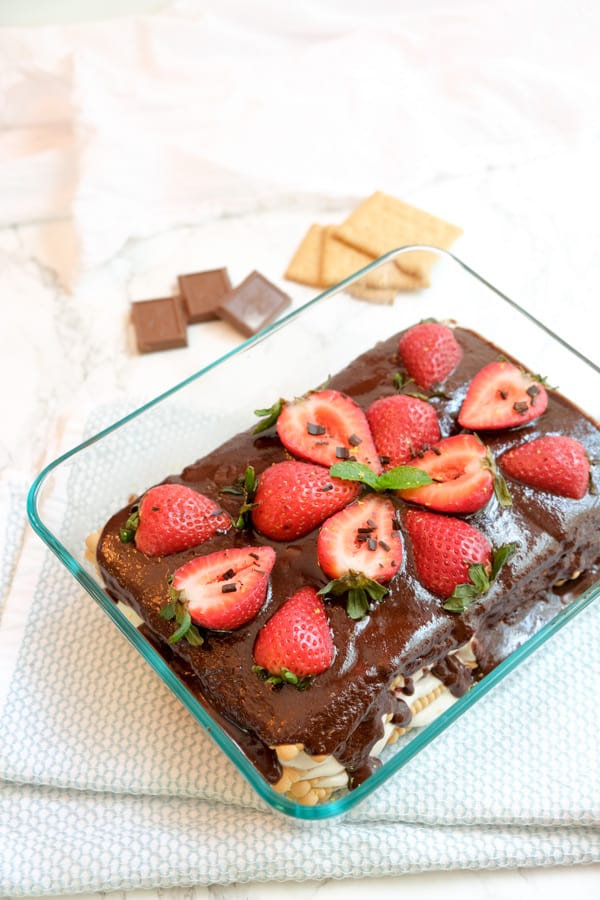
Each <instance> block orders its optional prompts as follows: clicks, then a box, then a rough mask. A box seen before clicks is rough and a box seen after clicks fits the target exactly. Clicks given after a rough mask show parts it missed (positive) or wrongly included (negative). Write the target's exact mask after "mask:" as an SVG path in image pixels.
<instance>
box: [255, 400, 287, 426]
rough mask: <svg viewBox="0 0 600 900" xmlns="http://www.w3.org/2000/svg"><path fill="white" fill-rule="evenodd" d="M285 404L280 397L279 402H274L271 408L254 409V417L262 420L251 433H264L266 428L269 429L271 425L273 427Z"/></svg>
mask: <svg viewBox="0 0 600 900" xmlns="http://www.w3.org/2000/svg"><path fill="white" fill-rule="evenodd" d="M286 402H287V401H286V400H284V399H283V397H280V398H279V400H276V401H275V403H274V404H273V406H269V407H267V408H266V409H255V410H254V415H255V416H260V417H261V418H262V421H261V422H259V423H258V425H257V426H256V427H255V428H254V430H253V432H252V433H253V434H260V433H261V431H266V430H267V428H270V427H271V425H274V424H275V422H276V421H277V419H278V418H279V415H280V413H281V410H282V409H283V407H284V406H285V404H286Z"/></svg>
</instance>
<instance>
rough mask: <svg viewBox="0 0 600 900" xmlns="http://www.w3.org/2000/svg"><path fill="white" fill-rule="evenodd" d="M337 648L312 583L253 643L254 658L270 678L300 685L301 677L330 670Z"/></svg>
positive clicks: (294, 596)
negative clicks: (335, 648)
mask: <svg viewBox="0 0 600 900" xmlns="http://www.w3.org/2000/svg"><path fill="white" fill-rule="evenodd" d="M334 652H335V651H334V645H333V639H332V637H331V631H330V628H329V621H328V619H327V613H326V611H325V607H324V605H323V601H322V600H321V598H320V597H319V596H318V595H317V592H316V590H315V589H314V588H313V587H304V588H301V589H300V590H299V591H297V592H296V593H295V594H294V595H293V597H290V599H289V600H286V602H285V603H284V604H283V606H281V607H280V608H279V609H278V610H277V612H276V613H275V614H274V615H273V616H272V617H271V618H270V619H269V621H268V622H267V623H266V625H263V627H262V628H261V630H260V631H259V633H258V636H257V638H256V642H255V644H254V661H255V663H256V665H257V667H258V668H259V669H262V670H264V672H265V673H267V674H270V675H271V676H274V677H271V678H269V679H268V680H269V681H272V682H275V683H277V682H278V681H287V682H290V683H292V684H296V685H299V681H300V679H305V678H310V677H312V676H314V675H320V674H321V673H322V672H325V671H327V669H328V668H329V667H330V665H331V663H332V662H333V657H334ZM259 674H262V673H259ZM299 686H303V685H299Z"/></svg>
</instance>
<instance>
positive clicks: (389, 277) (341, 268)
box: [321, 225, 428, 299]
mask: <svg viewBox="0 0 600 900" xmlns="http://www.w3.org/2000/svg"><path fill="white" fill-rule="evenodd" d="M375 258H376V257H374V256H370V255H369V254H368V253H365V252H364V251H362V250H358V249H357V248H356V247H352V246H351V245H350V244H347V243H345V242H344V241H343V240H341V239H340V237H339V228H337V227H336V226H334V225H329V226H326V227H325V228H324V230H323V236H322V247H321V282H322V283H323V284H325V285H332V284H337V283H338V282H340V281H343V280H344V278H348V277H349V276H351V275H354V273H355V272H357V271H358V270H359V269H362V268H364V267H365V266H368V265H369V264H370V263H372V262H374V260H375ZM361 281H362V282H364V284H365V285H366V287H367V288H369V289H374V290H389V289H393V290H394V291H412V290H415V289H416V288H419V287H425V285H426V284H427V283H428V282H427V281H424V280H423V279H421V278H420V277H418V276H414V275H409V274H408V273H406V272H403V271H401V270H400V269H399V268H398V267H397V266H395V265H393V263H391V262H390V263H389V264H387V265H384V266H381V267H379V268H378V269H375V270H374V271H372V272H368V273H367V274H366V275H364V276H363V278H362V279H361ZM365 299H367V298H365Z"/></svg>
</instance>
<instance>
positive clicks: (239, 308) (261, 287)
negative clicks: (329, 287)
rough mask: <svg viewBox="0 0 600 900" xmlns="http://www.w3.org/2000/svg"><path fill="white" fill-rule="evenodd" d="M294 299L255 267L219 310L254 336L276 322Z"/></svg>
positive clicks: (249, 335)
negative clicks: (255, 269)
mask: <svg viewBox="0 0 600 900" xmlns="http://www.w3.org/2000/svg"><path fill="white" fill-rule="evenodd" d="M291 302H292V301H291V300H290V298H289V297H288V295H287V294H285V293H284V292H283V291H282V290H281V289H280V288H278V287H277V285H275V284H273V283H272V282H271V281H269V280H268V279H267V278H265V276H264V275H261V274H260V272H256V271H254V272H251V273H250V275H248V277H247V278H246V279H245V280H244V281H242V283H241V284H240V285H238V286H237V287H236V288H234V289H233V290H232V291H230V292H229V294H227V296H226V297H224V298H223V300H222V302H221V304H220V305H219V307H218V309H217V313H218V314H219V316H220V317H221V318H222V319H225V321H226V322H229V324H230V325H233V326H234V328H237V329H238V331H241V332H242V334H245V335H247V336H248V337H251V336H252V335H253V334H256V333H257V332H258V331H260V330H261V329H262V328H264V327H265V326H266V325H269V324H270V323H271V322H273V321H274V320H275V319H276V318H277V316H278V315H279V314H280V313H281V312H283V310H284V309H285V308H286V307H287V306H289V305H290V303H291Z"/></svg>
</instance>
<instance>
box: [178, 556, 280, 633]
mask: <svg viewBox="0 0 600 900" xmlns="http://www.w3.org/2000/svg"><path fill="white" fill-rule="evenodd" d="M274 565H275V551H274V550H273V548H272V547H234V548H231V549H227V550H218V551H217V552H216V553H209V554H208V555H207V556H196V557H194V559H191V560H190V561H189V562H187V563H185V565H183V566H181V567H180V568H179V569H177V571H176V572H175V573H174V575H173V581H172V587H173V589H174V590H175V591H177V592H179V594H180V600H182V601H184V602H185V603H186V604H187V608H188V611H189V614H190V616H191V617H192V621H193V622H195V623H196V624H197V625H202V626H203V627H204V628H212V629H215V630H218V631H232V630H233V629H235V628H239V627H240V625H244V624H245V623H246V622H249V621H250V620H251V619H253V618H254V616H255V615H256V614H257V613H258V611H259V609H260V608H261V606H262V605H263V603H264V602H265V598H266V596H267V587H268V584H269V575H270V573H271V569H272V568H273V566H274Z"/></svg>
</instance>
